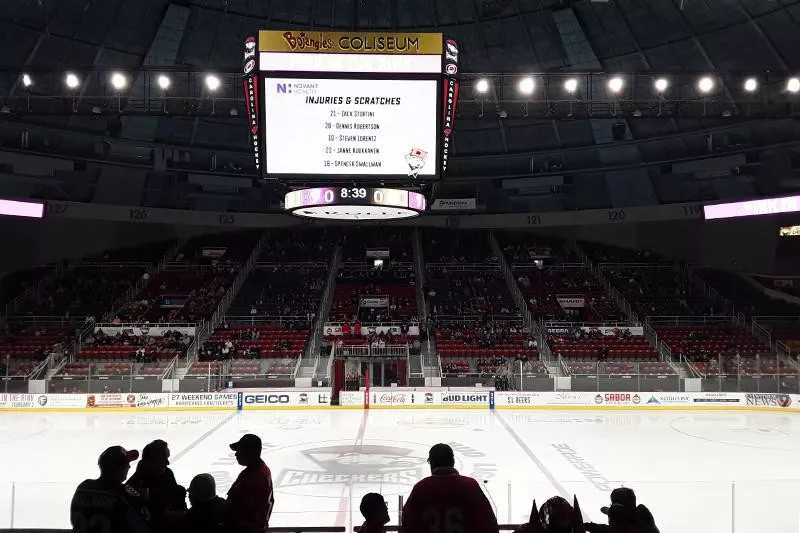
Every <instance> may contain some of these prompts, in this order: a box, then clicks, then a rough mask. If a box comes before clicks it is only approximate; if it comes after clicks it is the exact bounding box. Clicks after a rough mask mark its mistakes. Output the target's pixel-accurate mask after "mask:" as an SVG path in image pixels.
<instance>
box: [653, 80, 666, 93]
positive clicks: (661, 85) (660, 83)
mask: <svg viewBox="0 0 800 533" xmlns="http://www.w3.org/2000/svg"><path fill="white" fill-rule="evenodd" d="M653 85H654V86H655V88H656V91H658V92H660V93H663V92H664V91H666V90H667V87H669V81H668V80H667V78H658V79H657V80H656V81H655V83H654V84H653Z"/></svg>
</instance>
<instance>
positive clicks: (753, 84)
mask: <svg viewBox="0 0 800 533" xmlns="http://www.w3.org/2000/svg"><path fill="white" fill-rule="evenodd" d="M756 89H758V81H756V79H755V78H747V79H746V80H745V81H744V90H745V91H747V92H749V93H752V92H754V91H755V90H756Z"/></svg>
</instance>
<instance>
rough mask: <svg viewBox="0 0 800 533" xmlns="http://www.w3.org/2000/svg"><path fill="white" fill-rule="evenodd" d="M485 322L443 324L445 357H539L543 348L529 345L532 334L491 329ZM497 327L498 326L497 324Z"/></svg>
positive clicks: (439, 331) (439, 344)
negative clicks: (487, 329) (539, 348)
mask: <svg viewBox="0 0 800 533" xmlns="http://www.w3.org/2000/svg"><path fill="white" fill-rule="evenodd" d="M491 327H493V325H491V324H487V325H481V324H477V323H474V322H464V323H447V324H440V325H438V326H437V328H436V348H437V350H438V351H439V355H440V356H442V357H462V358H463V357H469V358H479V357H507V358H517V357H522V358H527V359H529V360H536V359H538V358H539V350H538V349H536V348H528V347H526V346H525V343H526V341H527V339H528V336H527V335H526V334H525V333H522V332H519V331H517V332H513V333H512V332H510V331H509V332H503V333H499V334H494V335H492V334H490V333H487V332H486V330H485V329H484V328H491ZM495 329H497V328H495Z"/></svg>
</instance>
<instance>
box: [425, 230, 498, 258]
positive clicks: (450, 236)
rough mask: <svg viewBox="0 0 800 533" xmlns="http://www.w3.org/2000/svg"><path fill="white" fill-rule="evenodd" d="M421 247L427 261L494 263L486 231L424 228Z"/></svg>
mask: <svg viewBox="0 0 800 533" xmlns="http://www.w3.org/2000/svg"><path fill="white" fill-rule="evenodd" d="M422 249H423V254H424V257H425V261H426V262H427V263H460V264H466V263H496V262H497V258H496V257H494V255H493V254H492V249H491V247H490V246H489V234H488V233H487V232H486V231H478V230H474V231H453V230H443V229H425V230H423V234H422Z"/></svg>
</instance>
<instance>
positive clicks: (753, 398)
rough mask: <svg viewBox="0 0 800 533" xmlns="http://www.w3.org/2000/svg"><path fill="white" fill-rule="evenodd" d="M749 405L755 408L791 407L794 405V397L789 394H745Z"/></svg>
mask: <svg viewBox="0 0 800 533" xmlns="http://www.w3.org/2000/svg"><path fill="white" fill-rule="evenodd" d="M745 402H746V403H747V405H752V406H755V407H789V406H791V405H792V397H791V396H789V395H788V394H756V393H749V394H745Z"/></svg>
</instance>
